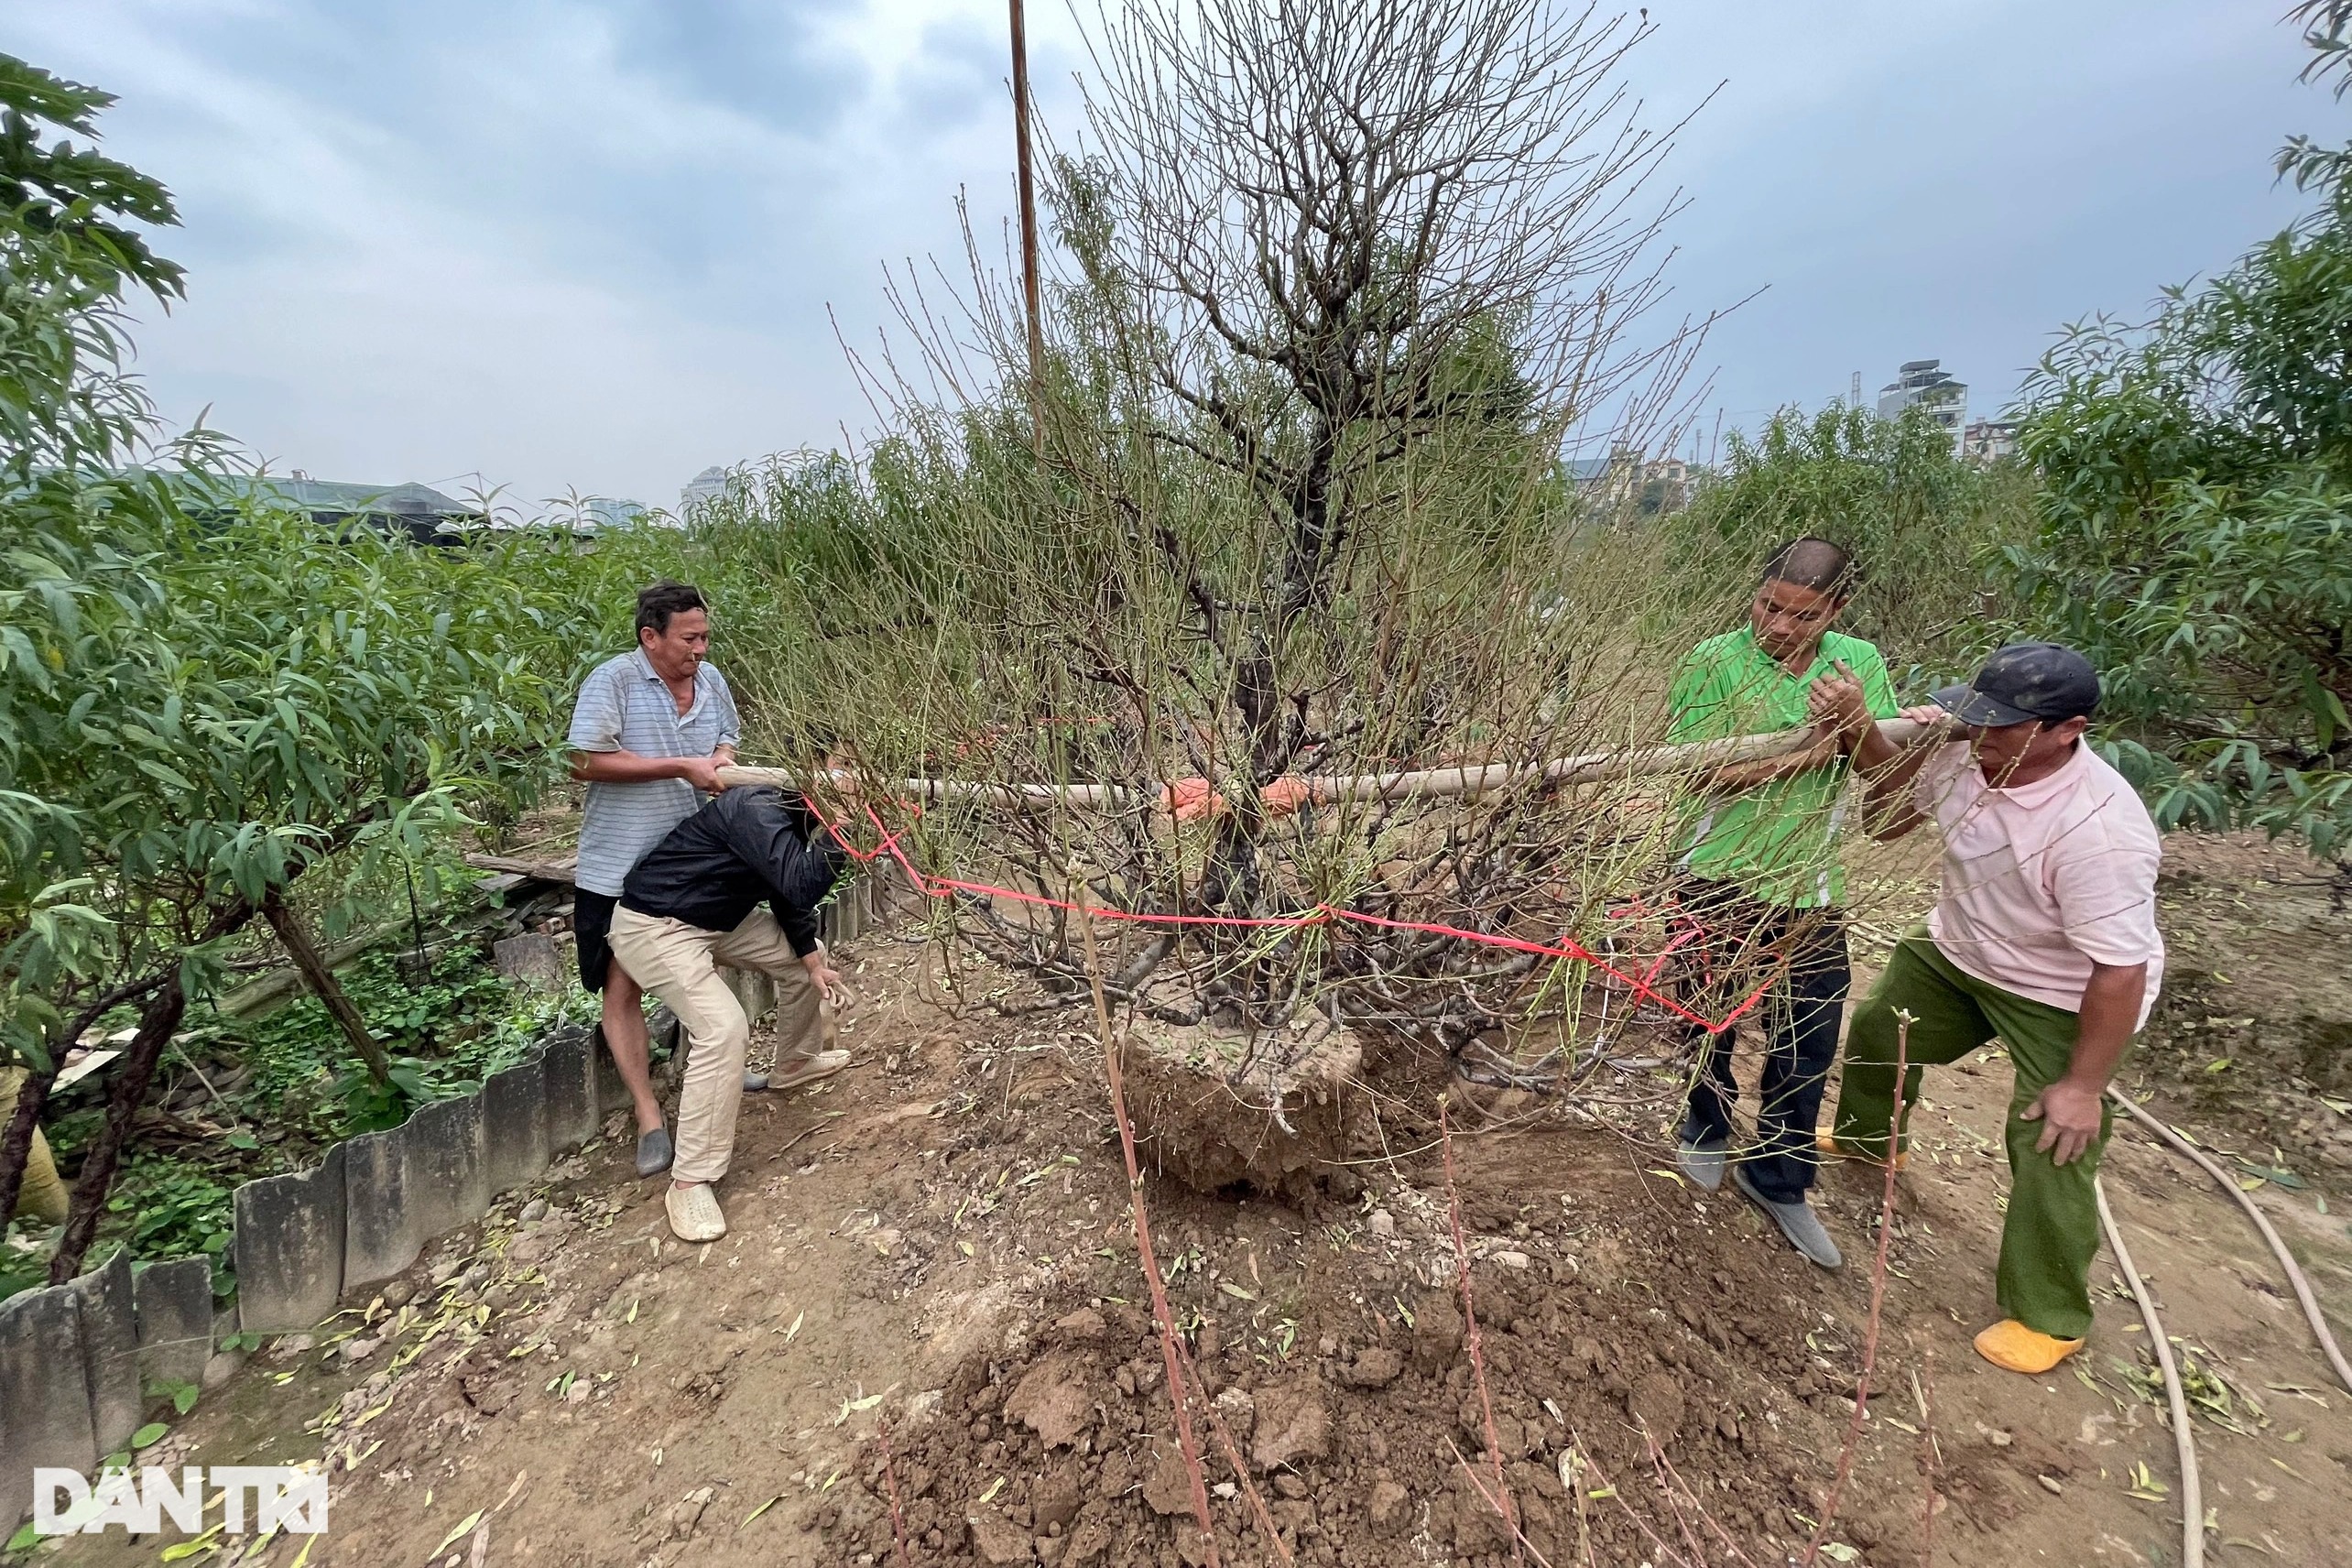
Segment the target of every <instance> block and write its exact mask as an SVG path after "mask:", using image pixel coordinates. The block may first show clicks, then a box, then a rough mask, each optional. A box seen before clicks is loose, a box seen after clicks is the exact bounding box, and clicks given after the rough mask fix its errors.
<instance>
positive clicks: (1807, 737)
mask: <svg viewBox="0 0 2352 1568" xmlns="http://www.w3.org/2000/svg"><path fill="white" fill-rule="evenodd" d="M1929 730H1930V726H1927V725H1922V724H1917V723H1915V722H1914V721H1912V720H1910V719H1881V720H1879V721H1878V733H1879V734H1880V735H1884V736H1885V737H1886V738H1887V740H1888V741H1889V743H1890V744H1891V745H1893V746H1897V747H1899V748H1901V747H1908V746H1915V745H1917V744H1919V743H1920V742H1921V741H1922V739H1923V738H1925V737H1926V736H1927V735H1928V733H1929ZM1814 739H1815V736H1814V735H1813V731H1812V730H1810V729H1794V730H1781V731H1779V732H1777V733H1774V734H1771V735H1735V736H1732V737H1730V738H1729V739H1726V740H1707V741H1691V742H1686V743H1684V744H1682V745H1680V746H1628V747H1624V748H1621V749H1618V750H1616V751H1595V752H1587V753H1585V754H1584V755H1583V756H1581V757H1560V758H1557V759H1556V760H1554V761H1551V762H1547V763H1544V764H1542V765H1541V766H1540V767H1522V766H1520V765H1519V764H1516V763H1508V762H1497V763H1492V764H1489V765H1488V766H1486V767H1484V768H1418V769H1415V770H1412V771H1410V772H1404V773H1356V774H1333V775H1324V776H1320V777H1313V778H1310V779H1307V780H1306V783H1307V785H1308V787H1309V788H1310V789H1312V790H1313V792H1314V798H1315V800H1318V801H1326V802H1327V801H1334V800H1443V799H1447V798H1453V797H1462V798H1471V797H1475V796H1478V795H1483V794H1485V793H1486V792H1487V791H1489V790H1493V789H1507V788H1509V787H1510V786H1512V785H1515V784H1530V783H1534V782H1538V781H1541V782H1542V783H1545V784H1551V785H1574V784H1597V783H1600V782H1602V781H1604V780H1606V779H1638V778H1649V777H1655V776H1664V775H1672V774H1678V773H1702V772H1705V771H1707V770H1708V769H1711V768H1731V767H1736V766H1737V765H1739V764H1742V763H1748V762H1764V761H1768V760H1769V759H1771V758H1773V757H1787V756H1789V755H1791V753H1794V752H1799V751H1802V750H1803V749H1804V748H1805V747H1807V746H1811V745H1813V741H1814ZM808 777H809V776H807V775H804V774H796V773H793V772H790V771H789V770H787V769H784V768H749V767H745V766H743V765H741V764H731V765H729V766H727V767H724V768H720V769H719V782H720V783H721V784H722V785H724V786H726V787H727V788H729V789H732V788H734V787H735V786H737V785H742V784H780V785H783V786H785V787H786V788H788V789H799V788H800V786H801V784H802V782H803V781H804V779H808ZM825 778H826V779H828V780H829V781H830V782H831V783H832V784H833V786H834V787H836V788H838V789H847V790H869V791H870V789H872V786H871V785H869V784H868V783H867V782H866V780H865V779H862V778H861V777H860V776H859V775H858V774H856V773H855V772H851V771H845V770H836V771H834V772H833V773H830V774H828V775H825ZM887 789H888V790H889V791H890V792H891V793H893V794H896V795H900V796H908V797H912V798H914V799H917V800H928V801H939V800H976V801H979V802H981V803H983V804H985V805H992V806H1029V807H1037V806H1054V805H1062V806H1072V807H1078V808H1082V809H1099V810H1114V809H1117V808H1120V807H1131V806H1136V805H1152V806H1157V805H1159V804H1160V801H1161V800H1162V799H1163V798H1165V796H1166V793H1167V790H1166V789H1165V788H1164V787H1160V788H1150V789H1137V788H1136V787H1134V786H1133V785H1127V784H981V783H975V782H971V781H967V780H964V779H898V781H897V782H896V783H894V784H890V785H888V786H887Z"/></svg>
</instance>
